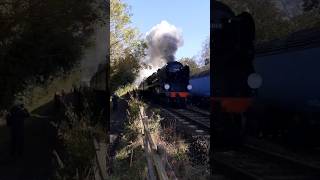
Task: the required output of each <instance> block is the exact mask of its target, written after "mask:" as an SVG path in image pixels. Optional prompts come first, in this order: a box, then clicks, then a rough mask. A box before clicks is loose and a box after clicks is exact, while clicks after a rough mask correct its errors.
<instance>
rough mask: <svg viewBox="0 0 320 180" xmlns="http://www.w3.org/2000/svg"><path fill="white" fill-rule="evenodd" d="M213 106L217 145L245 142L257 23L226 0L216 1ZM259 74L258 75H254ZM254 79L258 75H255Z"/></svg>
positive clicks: (211, 68) (214, 11) (213, 47)
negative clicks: (243, 135) (238, 12)
mask: <svg viewBox="0 0 320 180" xmlns="http://www.w3.org/2000/svg"><path fill="white" fill-rule="evenodd" d="M212 6H213V10H212V11H211V12H212V13H213V14H212V15H211V17H213V18H212V19H211V21H212V22H211V34H213V38H212V40H213V41H212V42H211V46H212V49H213V50H212V54H211V56H213V57H211V59H212V63H211V67H210V71H211V77H210V84H211V85H212V87H213V88H211V105H212V106H211V108H212V111H211V112H212V115H213V120H214V121H213V124H214V125H213V127H216V128H217V129H215V130H214V133H215V137H216V141H215V144H216V146H217V145H219V140H221V143H222V144H228V143H230V144H234V143H239V142H241V139H239V138H241V137H242V136H241V134H242V130H243V128H241V126H242V125H243V124H244V121H245V119H246V117H245V115H246V112H247V110H248V108H249V107H250V105H251V104H252V100H253V98H252V89H251V87H250V85H251V84H253V85H255V84H258V83H256V82H249V83H248V80H250V78H249V79H248V77H250V75H254V67H253V60H254V38H255V24H254V20H253V18H252V16H251V15H250V14H249V13H246V12H243V13H241V14H239V15H235V14H234V12H233V11H232V10H231V9H230V8H229V7H228V6H226V5H225V4H223V3H221V2H217V1H214V3H213V4H212ZM253 77H255V76H253ZM253 81H254V78H253Z"/></svg>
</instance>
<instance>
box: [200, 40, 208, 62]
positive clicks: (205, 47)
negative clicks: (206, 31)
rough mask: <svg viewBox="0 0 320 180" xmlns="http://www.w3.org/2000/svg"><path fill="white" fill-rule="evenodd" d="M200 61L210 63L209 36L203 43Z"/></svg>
mask: <svg viewBox="0 0 320 180" xmlns="http://www.w3.org/2000/svg"><path fill="white" fill-rule="evenodd" d="M200 61H201V62H204V65H208V64H210V37H207V38H206V40H205V41H204V42H203V44H202V50H201V55H200Z"/></svg>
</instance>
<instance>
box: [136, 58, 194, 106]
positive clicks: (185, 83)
mask: <svg viewBox="0 0 320 180" xmlns="http://www.w3.org/2000/svg"><path fill="white" fill-rule="evenodd" d="M189 74H190V70H189V66H183V65H182V64H181V63H180V62H177V61H172V62H168V63H167V65H165V66H164V67H162V68H161V69H158V71H157V72H155V73H153V74H152V75H151V76H149V77H148V78H147V79H145V80H144V81H143V82H142V83H141V84H140V86H139V90H140V92H141V93H142V95H143V96H145V97H147V98H148V97H149V98H150V97H152V99H156V100H157V101H160V102H165V103H169V104H170V105H178V106H185V104H186V102H187V98H188V96H189V91H190V90H191V89H192V86H191V85H190V84H189Z"/></svg>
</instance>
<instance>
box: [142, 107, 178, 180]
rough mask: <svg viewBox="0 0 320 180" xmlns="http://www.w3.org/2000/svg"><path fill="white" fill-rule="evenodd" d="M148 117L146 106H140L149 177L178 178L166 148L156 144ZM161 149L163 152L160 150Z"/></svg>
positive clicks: (151, 179) (153, 178)
mask: <svg viewBox="0 0 320 180" xmlns="http://www.w3.org/2000/svg"><path fill="white" fill-rule="evenodd" d="M148 122H149V121H148V117H147V116H146V115H145V111H144V107H143V106H141V107H140V123H141V126H142V127H141V129H142V132H141V133H142V134H143V142H144V150H145V154H146V159H147V164H148V179H150V180H156V179H160V180H169V179H177V178H176V176H175V175H174V171H173V170H172V168H171V166H170V164H169V163H168V160H167V155H166V152H165V150H164V149H162V150H161V148H160V147H158V146H157V145H156V143H155V142H154V140H153V139H152V136H151V133H150V131H149V127H148V125H149V123H148ZM160 151H161V152H160Z"/></svg>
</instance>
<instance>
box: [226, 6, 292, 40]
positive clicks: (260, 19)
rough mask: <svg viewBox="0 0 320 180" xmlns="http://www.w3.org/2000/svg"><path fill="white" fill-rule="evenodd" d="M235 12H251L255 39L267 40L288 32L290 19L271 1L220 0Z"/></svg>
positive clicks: (282, 35)
mask: <svg viewBox="0 0 320 180" xmlns="http://www.w3.org/2000/svg"><path fill="white" fill-rule="evenodd" d="M222 2H223V3H225V4H227V5H228V6H229V7H230V8H231V9H232V10H233V11H235V13H236V14H239V13H241V12H244V11H247V12H249V13H251V14H252V16H253V18H254V20H255V24H256V39H257V41H269V40H272V39H275V38H281V37H284V36H286V35H287V34H288V33H290V32H291V31H290V25H291V24H290V21H289V20H288V19H285V18H284V16H285V15H284V14H283V12H281V11H280V9H279V8H278V7H277V6H276V4H275V3H274V2H273V1H269V0H244V1H241V3H240V1H237V0H222Z"/></svg>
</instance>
